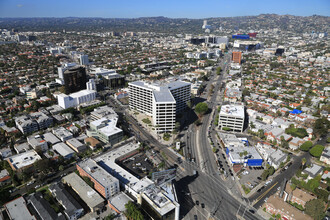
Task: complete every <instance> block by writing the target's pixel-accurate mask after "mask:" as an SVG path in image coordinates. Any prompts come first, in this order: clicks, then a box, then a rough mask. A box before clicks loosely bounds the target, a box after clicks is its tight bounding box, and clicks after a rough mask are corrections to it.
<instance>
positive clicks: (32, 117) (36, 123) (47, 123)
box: [15, 112, 53, 134]
mask: <svg viewBox="0 0 330 220" xmlns="http://www.w3.org/2000/svg"><path fill="white" fill-rule="evenodd" d="M15 124H16V127H17V128H18V129H19V130H20V131H21V132H22V133H23V134H29V133H33V132H35V131H38V130H42V129H46V128H49V127H51V126H52V124H53V118H52V117H49V116H47V115H46V114H44V113H42V112H34V113H31V114H29V115H23V116H20V117H17V118H15Z"/></svg>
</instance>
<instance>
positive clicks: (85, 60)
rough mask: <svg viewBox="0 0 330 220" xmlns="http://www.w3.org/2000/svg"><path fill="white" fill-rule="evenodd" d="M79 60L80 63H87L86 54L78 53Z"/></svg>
mask: <svg viewBox="0 0 330 220" xmlns="http://www.w3.org/2000/svg"><path fill="white" fill-rule="evenodd" d="M79 62H80V65H88V64H89V61H88V55H86V54H80V56H79Z"/></svg>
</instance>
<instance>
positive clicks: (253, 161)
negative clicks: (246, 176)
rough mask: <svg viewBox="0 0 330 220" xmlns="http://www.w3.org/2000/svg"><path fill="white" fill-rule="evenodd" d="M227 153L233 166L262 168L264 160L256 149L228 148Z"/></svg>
mask: <svg viewBox="0 0 330 220" xmlns="http://www.w3.org/2000/svg"><path fill="white" fill-rule="evenodd" d="M226 153H227V155H228V158H229V160H230V161H231V163H232V164H246V165H248V166H262V162H263V159H262V157H261V156H260V155H259V153H258V151H257V150H256V149H255V148H254V147H235V146H234V147H233V146H228V147H226Z"/></svg>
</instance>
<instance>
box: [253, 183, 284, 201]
mask: <svg viewBox="0 0 330 220" xmlns="http://www.w3.org/2000/svg"><path fill="white" fill-rule="evenodd" d="M277 184H278V182H276V183H275V184H274V185H272V186H271V187H270V188H269V189H267V190H266V192H264V193H263V194H261V195H260V196H259V197H258V198H257V201H256V202H255V204H256V203H258V202H259V200H261V199H262V197H264V196H265V195H266V194H267V193H268V192H269V191H270V190H271V189H273V188H274V187H275V186H276V185H277Z"/></svg>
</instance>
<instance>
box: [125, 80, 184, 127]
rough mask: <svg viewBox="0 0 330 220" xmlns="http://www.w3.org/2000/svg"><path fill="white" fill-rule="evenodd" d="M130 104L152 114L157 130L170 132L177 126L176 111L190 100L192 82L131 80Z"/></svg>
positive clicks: (140, 110) (131, 107)
mask: <svg viewBox="0 0 330 220" xmlns="http://www.w3.org/2000/svg"><path fill="white" fill-rule="evenodd" d="M128 88H129V94H130V95H129V106H130V109H131V110H137V111H139V112H142V113H144V114H146V115H149V116H152V121H153V125H154V126H155V127H156V130H157V132H168V131H172V130H173V129H174V128H175V122H176V113H178V112H180V111H182V110H184V109H186V107H187V102H188V101H190V83H187V82H183V81H173V82H169V83H152V84H149V83H146V82H142V81H136V82H131V83H129V84H128Z"/></svg>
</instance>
